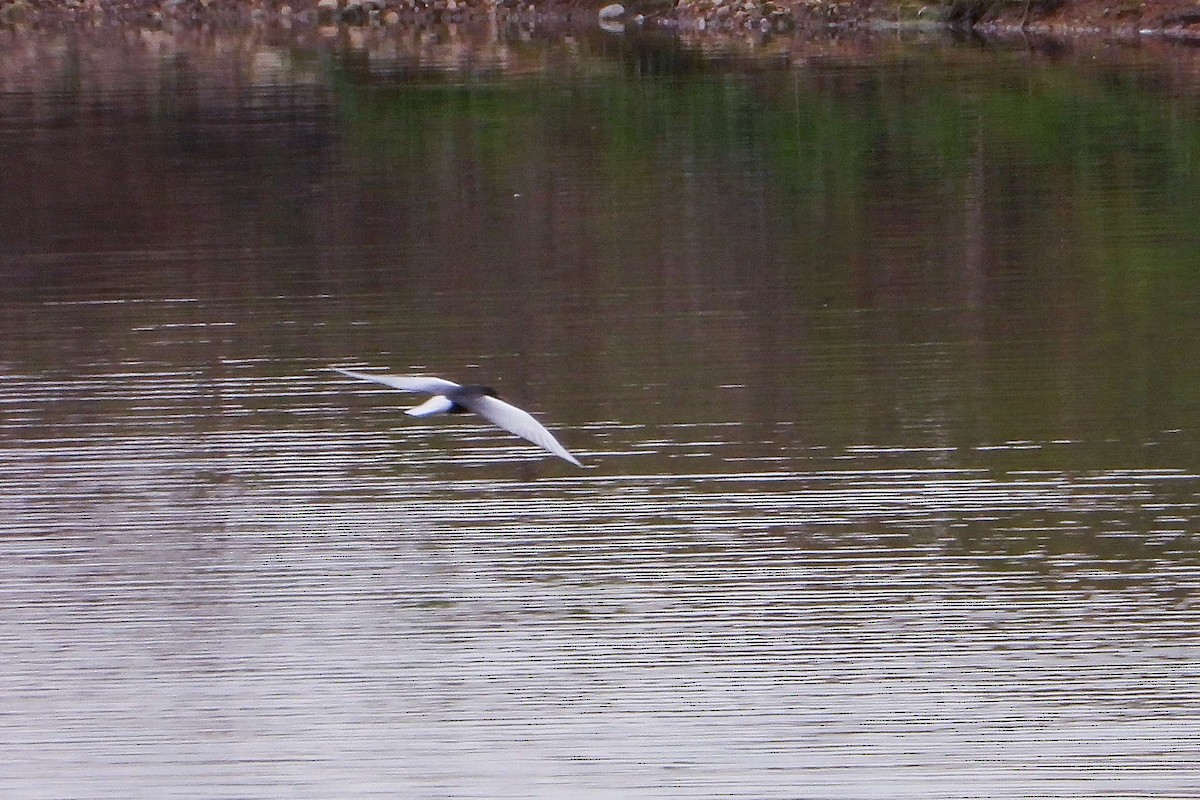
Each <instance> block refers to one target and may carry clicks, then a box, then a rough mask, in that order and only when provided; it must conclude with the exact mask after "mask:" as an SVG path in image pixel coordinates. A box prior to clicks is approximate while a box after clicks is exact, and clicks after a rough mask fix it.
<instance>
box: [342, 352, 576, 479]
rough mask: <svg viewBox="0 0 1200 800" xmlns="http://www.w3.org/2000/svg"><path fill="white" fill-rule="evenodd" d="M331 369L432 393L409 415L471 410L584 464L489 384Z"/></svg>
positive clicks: (402, 389) (527, 439) (512, 431)
mask: <svg viewBox="0 0 1200 800" xmlns="http://www.w3.org/2000/svg"><path fill="white" fill-rule="evenodd" d="M330 369H331V370H333V371H334V372H340V373H341V374H342V375H345V376H347V377H350V378H356V379H358V380H360V381H371V382H372V383H381V384H383V385H384V386H390V387H391V388H393V389H399V390H400V391H402V392H420V393H422V394H428V395H432V397H430V398H429V399H428V400H426V401H425V402H424V403H421V404H420V405H418V406H414V407H413V408H409V409H405V411H404V413H405V414H408V415H409V416H413V417H431V416H433V415H434V414H465V413H466V412H468V411H474V412H475V413H476V414H478V415H479V416H481V417H483V418H484V419H486V420H487V421H488V422H491V423H492V424H493V425H497V426H499V427H501V428H503V429H504V430H506V431H508V432H509V433H512V434H515V435H517V436H520V437H521V438H522V439H524V440H526V441H528V442H532V443H533V444H536V445H537V446H538V447H540V448H542V449H543V450H548V451H550V452H551V453H553V454H554V455H556V456H558V457H559V458H561V459H563V460H564V461H570V462H571V463H572V464H574V465H575V466H577V467H582V466H583V464H581V463H580V462H579V459H577V458H576V457H575V456H573V455H571V453H570V452H569V451H568V450H567V448H565V447H563V446H562V445H561V444H559V443H558V440H557V439H555V438H554V435H553V434H552V433H550V431H548V430H546V428H545V427H544V426H543V425H542V423H540V422H538V421H537V420H536V419H534V418H533V417H531V416H530V415H529V414H528V413H526V412H525V411H522V410H521V409H519V408H517V407H516V406H514V405H512V404H511V403H506V402H504V401H503V400H501V399H500V398H499V397H498V396H497V394H496V390H495V389H493V388H492V387H490V386H478V385H475V384H468V385H466V386H462V385H459V384H457V383H455V382H454V381H448V380H443V379H442V378H430V377H425V376H422V375H390V374H388V373H378V372H355V371H354V370H349V369H342V368H340V367H330Z"/></svg>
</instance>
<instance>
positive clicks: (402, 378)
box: [330, 367, 459, 394]
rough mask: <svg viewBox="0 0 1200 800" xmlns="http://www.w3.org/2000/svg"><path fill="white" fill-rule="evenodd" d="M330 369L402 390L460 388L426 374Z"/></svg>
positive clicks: (427, 391)
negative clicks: (392, 373) (393, 373)
mask: <svg viewBox="0 0 1200 800" xmlns="http://www.w3.org/2000/svg"><path fill="white" fill-rule="evenodd" d="M330 369H331V370H333V371H334V372H340V373H341V374H343V375H346V376H347V377H350V378H357V379H358V380H360V381H371V382H372V383H382V384H383V385H384V386H390V387H391V388H393V389H399V390H400V391H402V392H423V393H424V394H445V393H446V392H450V391H453V390H454V389H457V388H459V386H458V384H457V383H455V382H453V381H447V380H443V379H442V378H429V377H426V376H424V375H389V374H388V373H386V372H355V371H354V370H350V369H341V368H340V367H330Z"/></svg>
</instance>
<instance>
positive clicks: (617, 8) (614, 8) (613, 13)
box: [600, 3, 625, 19]
mask: <svg viewBox="0 0 1200 800" xmlns="http://www.w3.org/2000/svg"><path fill="white" fill-rule="evenodd" d="M623 16H625V6H623V5H621V4H620V3H612V4H610V5H607V6H605V7H604V8H602V9H600V19H617V18H619V17H623Z"/></svg>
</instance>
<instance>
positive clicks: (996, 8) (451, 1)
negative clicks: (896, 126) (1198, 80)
mask: <svg viewBox="0 0 1200 800" xmlns="http://www.w3.org/2000/svg"><path fill="white" fill-rule="evenodd" d="M506 19H519V20H522V21H526V22H529V21H541V20H552V21H558V22H571V23H580V22H591V23H595V22H597V21H599V22H600V23H601V24H603V25H604V26H605V27H607V28H610V29H621V28H625V27H629V26H634V27H665V28H679V29H685V30H693V31H712V32H716V33H720V32H754V33H758V34H762V35H777V34H796V33H799V34H803V33H805V32H814V31H819V30H825V31H828V30H830V29H863V28H866V29H872V28H874V29H880V28H904V27H912V28H936V27H957V28H961V29H965V30H974V31H977V32H981V33H1038V34H1045V35H1060V36H1072V35H1101V36H1108V37H1119V38H1128V37H1146V36H1154V37H1162V38H1173V39H1183V40H1192V41H1200V6H1197V5H1196V3H1195V0H626V2H623V3H620V4H618V3H611V2H610V3H607V4H606V3H604V2H602V0H601V1H599V2H586V1H584V0H0V26H6V27H22V26H38V25H52V26H61V25H73V24H83V25H88V26H98V25H103V26H113V25H116V26H155V25H163V24H174V25H179V24H183V25H207V26H242V25H247V24H263V23H274V24H279V25H284V26H295V25H315V26H342V25H351V26H353V25H385V26H387V25H436V24H458V23H470V22H472V21H481V20H489V21H504V20H506Z"/></svg>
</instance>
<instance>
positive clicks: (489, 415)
mask: <svg viewBox="0 0 1200 800" xmlns="http://www.w3.org/2000/svg"><path fill="white" fill-rule="evenodd" d="M457 402H458V404H459V405H461V406H463V407H464V408H469V409H470V410H471V411H474V412H475V413H476V414H478V415H479V416H481V417H483V418H484V419H486V420H488V421H490V422H492V423H494V424H496V425H499V426H500V427H501V428H504V430H506V431H508V432H509V433H513V434H516V435H517V436H520V437H521V438H522V439H525V440H526V441H530V442H533V443H534V444H536V445H537V446H538V447H541V448H543V449H545V450H549V451H550V452H551V453H553V454H554V455H556V456H558V457H559V458H561V459H564V460H566V461H570V462H571V463H572V464H574V465H575V466H577V467H582V466H583V464H581V463H579V459H577V458H575V456H573V455H571V453H570V452H569V451H568V450H567V448H565V447H563V446H562V445H561V444H559V443H558V439H555V438H554V435H553V434H551V433H550V431H548V430H546V428H545V427H543V426H542V423H540V422H538V421H537V420H536V419H534V418H533V417H531V416H530V415H529V414H527V413H526V412H524V411H522V410H521V409H519V408H517V407H516V406H514V405H512V404H510V403H506V402H504V401H503V400H500V399H498V398H495V397H489V396H488V395H479V396H477V397H465V398H459V399H458V400H457Z"/></svg>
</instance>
